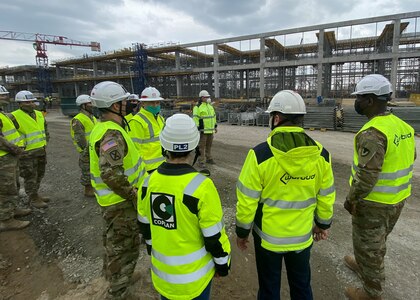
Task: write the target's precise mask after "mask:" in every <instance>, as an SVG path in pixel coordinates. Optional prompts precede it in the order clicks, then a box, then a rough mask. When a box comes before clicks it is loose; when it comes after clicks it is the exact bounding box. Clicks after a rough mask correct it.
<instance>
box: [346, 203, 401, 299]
mask: <svg viewBox="0 0 420 300" xmlns="http://www.w3.org/2000/svg"><path fill="white" fill-rule="evenodd" d="M404 204H405V200H404V201H401V202H400V203H397V204H395V205H387V204H381V203H376V202H372V201H366V200H359V201H358V202H357V203H356V213H355V215H354V216H353V218H352V224H353V249H354V256H355V258H356V261H357V264H358V265H359V267H360V270H361V276H362V281H363V287H364V289H365V290H366V292H367V293H368V294H369V295H370V296H372V297H376V296H380V295H381V294H382V292H383V291H382V284H383V282H384V281H385V266H384V257H385V253H386V240H387V237H388V235H389V234H390V233H391V231H392V229H393V228H394V226H395V224H396V223H397V221H398V218H399V217H400V214H401V210H402V208H403V207H404Z"/></svg>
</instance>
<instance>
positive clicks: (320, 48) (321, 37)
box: [316, 29, 324, 96]
mask: <svg viewBox="0 0 420 300" xmlns="http://www.w3.org/2000/svg"><path fill="white" fill-rule="evenodd" d="M323 58H324V29H320V30H319V35H318V66H317V69H318V74H317V85H316V95H317V96H322V84H323V82H322V75H323V74H322V71H323V70H322V67H323V65H322V59H323Z"/></svg>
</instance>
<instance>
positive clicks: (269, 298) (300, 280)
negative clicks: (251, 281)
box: [254, 236, 313, 300]
mask: <svg viewBox="0 0 420 300" xmlns="http://www.w3.org/2000/svg"><path fill="white" fill-rule="evenodd" d="M254 246H255V258H256V263H257V272H258V283H259V290H258V296H257V299H258V300H276V299H280V286H281V268H282V261H283V259H284V263H285V265H286V271H287V280H288V281H289V287H290V299H292V300H307V299H310V300H312V299H313V296H312V288H311V267H310V265H309V259H310V256H311V248H312V246H310V247H308V248H306V249H304V250H302V251H300V252H298V253H297V252H284V253H276V252H272V251H269V250H266V249H264V248H262V247H261V240H260V239H259V238H256V237H255V236H254Z"/></svg>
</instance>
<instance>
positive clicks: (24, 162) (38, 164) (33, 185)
mask: <svg viewBox="0 0 420 300" xmlns="http://www.w3.org/2000/svg"><path fill="white" fill-rule="evenodd" d="M46 164H47V157H46V156H45V155H44V156H38V157H31V158H21V159H19V171H20V172H19V175H20V177H22V178H23V179H24V186H25V192H26V194H27V195H28V196H29V198H32V197H36V195H38V190H39V186H40V184H41V180H42V178H44V175H45V166H46Z"/></svg>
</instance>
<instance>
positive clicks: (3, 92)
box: [0, 85, 9, 95]
mask: <svg viewBox="0 0 420 300" xmlns="http://www.w3.org/2000/svg"><path fill="white" fill-rule="evenodd" d="M7 94H9V91H8V90H6V88H5V87H4V86H2V85H0V95H7Z"/></svg>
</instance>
